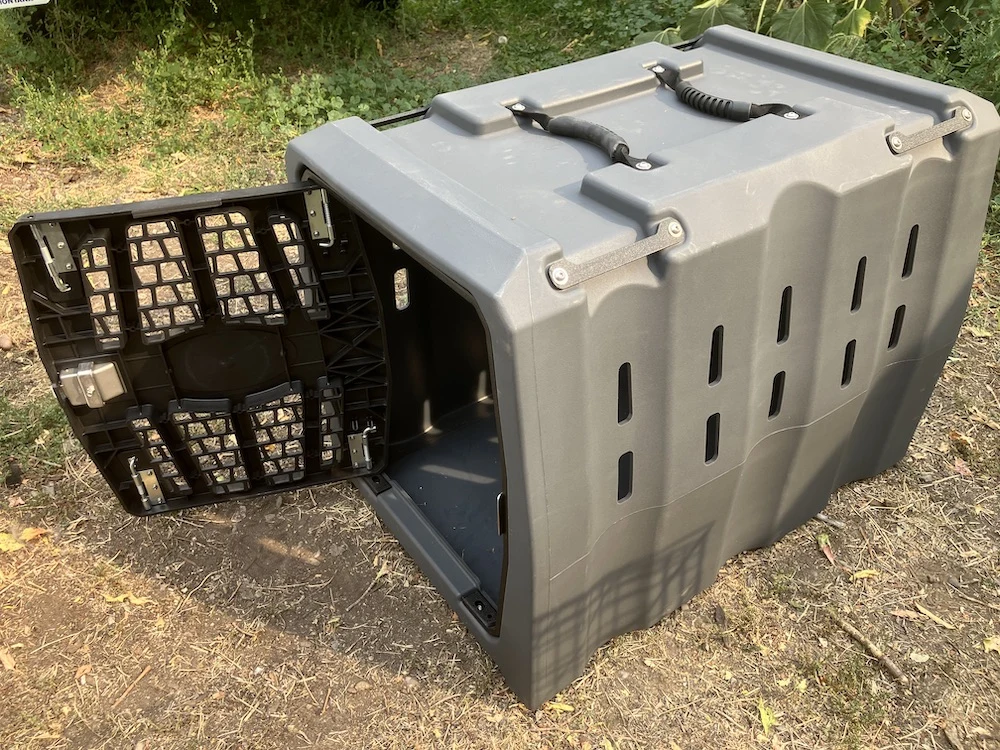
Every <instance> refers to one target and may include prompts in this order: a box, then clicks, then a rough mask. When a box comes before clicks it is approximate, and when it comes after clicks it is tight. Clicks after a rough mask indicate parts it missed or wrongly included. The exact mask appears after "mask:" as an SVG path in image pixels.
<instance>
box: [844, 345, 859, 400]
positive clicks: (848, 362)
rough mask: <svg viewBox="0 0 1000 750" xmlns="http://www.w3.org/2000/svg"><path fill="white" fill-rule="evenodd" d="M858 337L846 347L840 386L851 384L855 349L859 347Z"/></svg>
mask: <svg viewBox="0 0 1000 750" xmlns="http://www.w3.org/2000/svg"><path fill="white" fill-rule="evenodd" d="M857 345H858V342H857V339H852V340H851V341H849V342H848V343H847V348H846V349H844V370H843V373H842V374H841V376H840V387H841V388H846V387H847V386H849V385H850V384H851V377H852V376H853V375H854V350H855V348H856V347H857Z"/></svg>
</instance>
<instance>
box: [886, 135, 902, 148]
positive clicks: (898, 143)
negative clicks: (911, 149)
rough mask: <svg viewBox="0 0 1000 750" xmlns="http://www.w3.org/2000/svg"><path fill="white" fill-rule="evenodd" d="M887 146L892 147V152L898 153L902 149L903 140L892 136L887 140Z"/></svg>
mask: <svg viewBox="0 0 1000 750" xmlns="http://www.w3.org/2000/svg"><path fill="white" fill-rule="evenodd" d="M889 145H890V146H892V148H893V150H894V151H899V150H900V149H901V148H903V139H902V138H900V137H899V136H898V135H894V136H892V137H890V138H889Z"/></svg>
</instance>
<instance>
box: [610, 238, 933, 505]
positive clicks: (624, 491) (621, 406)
mask: <svg viewBox="0 0 1000 750" xmlns="http://www.w3.org/2000/svg"><path fill="white" fill-rule="evenodd" d="M919 232H920V225H919V224H914V225H913V227H912V228H911V229H910V236H909V240H908V241H907V244H906V255H905V257H904V258H903V271H902V274H901V277H902V278H904V279H905V278H908V277H909V276H911V275H912V274H913V261H914V257H915V255H916V249H917V237H918V235H919ZM867 266H868V258H867V256H863V257H862V258H861V259H860V260H859V261H858V268H857V271H856V273H855V276H854V289H853V292H852V294H851V312H857V311H858V310H860V309H861V301H862V297H863V294H864V285H865V270H866V268H867ZM905 315H906V305H900V306H899V307H897V308H896V312H895V315H893V319H892V328H891V329H890V331H889V345H888V347H887V348H888V349H890V350H892V349H895V348H896V346H897V345H898V344H899V339H900V336H901V335H902V332H903V318H904V316H905ZM791 319H792V287H791V286H786V287H785V288H784V289H783V290H782V292H781V305H780V308H779V311H778V335H777V343H778V344H783V343H785V342H786V341H788V338H789V336H790V334H791ZM724 335H725V328H724V326H722V325H719V326H716V327H715V330H713V331H712V343H711V349H710V354H709V363H708V384H709V385H710V386H712V385H716V384H718V383H719V382H721V381H722V352H723V340H724ZM857 345H858V342H857V339H851V340H850V341H849V342H847V346H846V347H845V348H844V365H843V369H842V371H841V377H840V387H841V388H846V387H847V386H849V385H850V384H851V379H852V378H853V376H854V360H855V354H856V352H857ZM786 374H787V373H786V371H785V370H782V371H780V372H778V373H776V374H775V376H774V379H773V380H772V382H771V399H770V402H769V404H768V410H767V418H768V419H774V418H775V417H777V416H778V414H780V413H781V405H782V401H783V399H784V395H785V378H786ZM631 416H632V365H631V363H629V362H625V363H623V364H622V365H621V367H619V368H618V424H624V423H625V422H627V421H628V420H629V419H630V418H631ZM721 425H722V415H721V413H720V412H716V413H715V414H712V415H711V416H710V417H709V418H708V420H707V421H706V423H705V463H706V464H710V463H712V462H713V461H715V460H716V459H717V458H718V457H719V441H720V437H721ZM632 469H633V455H632V451H628V452H627V453H623V454H622V455H621V456H620V457H619V459H618V502H619V503H622V502H625V501H626V500H628V498H629V497H630V496H631V495H632Z"/></svg>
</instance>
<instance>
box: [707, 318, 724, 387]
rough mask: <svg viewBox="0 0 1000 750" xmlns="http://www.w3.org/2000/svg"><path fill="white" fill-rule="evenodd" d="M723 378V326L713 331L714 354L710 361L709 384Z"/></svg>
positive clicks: (713, 383)
mask: <svg viewBox="0 0 1000 750" xmlns="http://www.w3.org/2000/svg"><path fill="white" fill-rule="evenodd" d="M720 380H722V326H717V327H716V329H715V330H714V331H712V355H711V359H710V361H709V363H708V384H709V385H715V384H716V383H718V382H719V381H720Z"/></svg>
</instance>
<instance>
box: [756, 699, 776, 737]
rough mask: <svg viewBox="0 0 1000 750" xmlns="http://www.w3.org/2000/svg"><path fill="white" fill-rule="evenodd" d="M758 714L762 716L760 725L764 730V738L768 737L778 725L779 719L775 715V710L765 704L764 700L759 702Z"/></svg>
mask: <svg viewBox="0 0 1000 750" xmlns="http://www.w3.org/2000/svg"><path fill="white" fill-rule="evenodd" d="M757 713H758V714H759V715H760V724H761V726H762V727H763V728H764V736H765V737H766V736H767V735H768V734H770V732H771V728H772V727H773V726H774V725H775V724H777V723H778V719H777V717H776V716H775V715H774V710H773V709H771V708H768V707H767V706H766V705H765V704H764V699H763V698H761V699H760V700H758V701H757Z"/></svg>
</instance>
